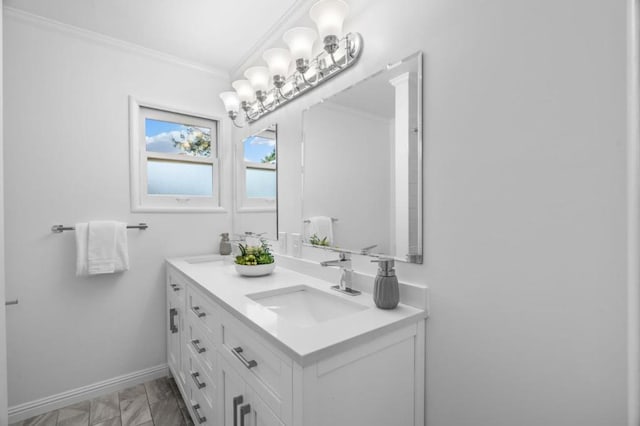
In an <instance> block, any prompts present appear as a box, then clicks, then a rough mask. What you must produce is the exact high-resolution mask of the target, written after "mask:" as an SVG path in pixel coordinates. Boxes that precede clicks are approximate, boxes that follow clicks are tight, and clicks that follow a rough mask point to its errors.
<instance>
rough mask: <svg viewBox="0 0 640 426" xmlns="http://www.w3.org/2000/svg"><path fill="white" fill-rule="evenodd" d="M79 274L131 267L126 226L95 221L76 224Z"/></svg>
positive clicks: (109, 271)
mask: <svg viewBox="0 0 640 426" xmlns="http://www.w3.org/2000/svg"><path fill="white" fill-rule="evenodd" d="M75 228H76V251H77V257H76V275H78V276H81V275H97V274H110V273H114V272H122V271H126V270H128V269H129V253H128V247H127V231H126V229H127V225H126V223H122V222H113V221H93V222H89V223H77V224H76V226H75Z"/></svg>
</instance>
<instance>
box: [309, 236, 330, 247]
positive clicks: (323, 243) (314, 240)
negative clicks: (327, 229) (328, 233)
mask: <svg viewBox="0 0 640 426" xmlns="http://www.w3.org/2000/svg"><path fill="white" fill-rule="evenodd" d="M309 242H310V243H311V245H314V246H324V247H329V241H328V240H327V237H324V238H323V239H320V237H318V236H317V235H316V234H313V235H312V236H310V237H309Z"/></svg>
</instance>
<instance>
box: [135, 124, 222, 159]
mask: <svg viewBox="0 0 640 426" xmlns="http://www.w3.org/2000/svg"><path fill="white" fill-rule="evenodd" d="M189 127H193V128H195V129H198V130H200V131H201V132H202V133H205V134H207V135H211V129H207V128H204V127H196V126H187V125H184V124H180V123H173V122H170V121H162V120H154V119H152V118H146V119H145V123H144V132H145V137H146V142H147V143H146V150H147V152H165V153H171V154H180V153H183V152H184V151H183V150H182V149H181V147H180V146H175V144H174V139H176V140H180V134H181V133H183V132H184V131H185V130H187V129H188V128H189Z"/></svg>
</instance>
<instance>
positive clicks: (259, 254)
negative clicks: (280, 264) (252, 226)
mask: <svg viewBox="0 0 640 426" xmlns="http://www.w3.org/2000/svg"><path fill="white" fill-rule="evenodd" d="M238 248H239V249H240V255H239V256H236V259H235V267H236V271H238V273H239V274H240V275H245V276H248V277H259V276H262V275H269V274H270V273H271V272H273V269H274V268H275V266H276V264H275V259H274V258H273V254H272V253H271V248H270V247H269V244H268V243H267V241H266V240H265V239H262V238H261V239H260V245H259V246H250V245H248V244H242V243H240V244H238Z"/></svg>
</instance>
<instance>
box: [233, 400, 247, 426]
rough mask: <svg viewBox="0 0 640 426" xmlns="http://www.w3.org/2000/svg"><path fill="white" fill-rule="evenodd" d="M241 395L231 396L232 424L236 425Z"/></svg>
mask: <svg viewBox="0 0 640 426" xmlns="http://www.w3.org/2000/svg"><path fill="white" fill-rule="evenodd" d="M242 401H244V398H242V395H238V396H235V397H233V426H238V405H240V404H242Z"/></svg>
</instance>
